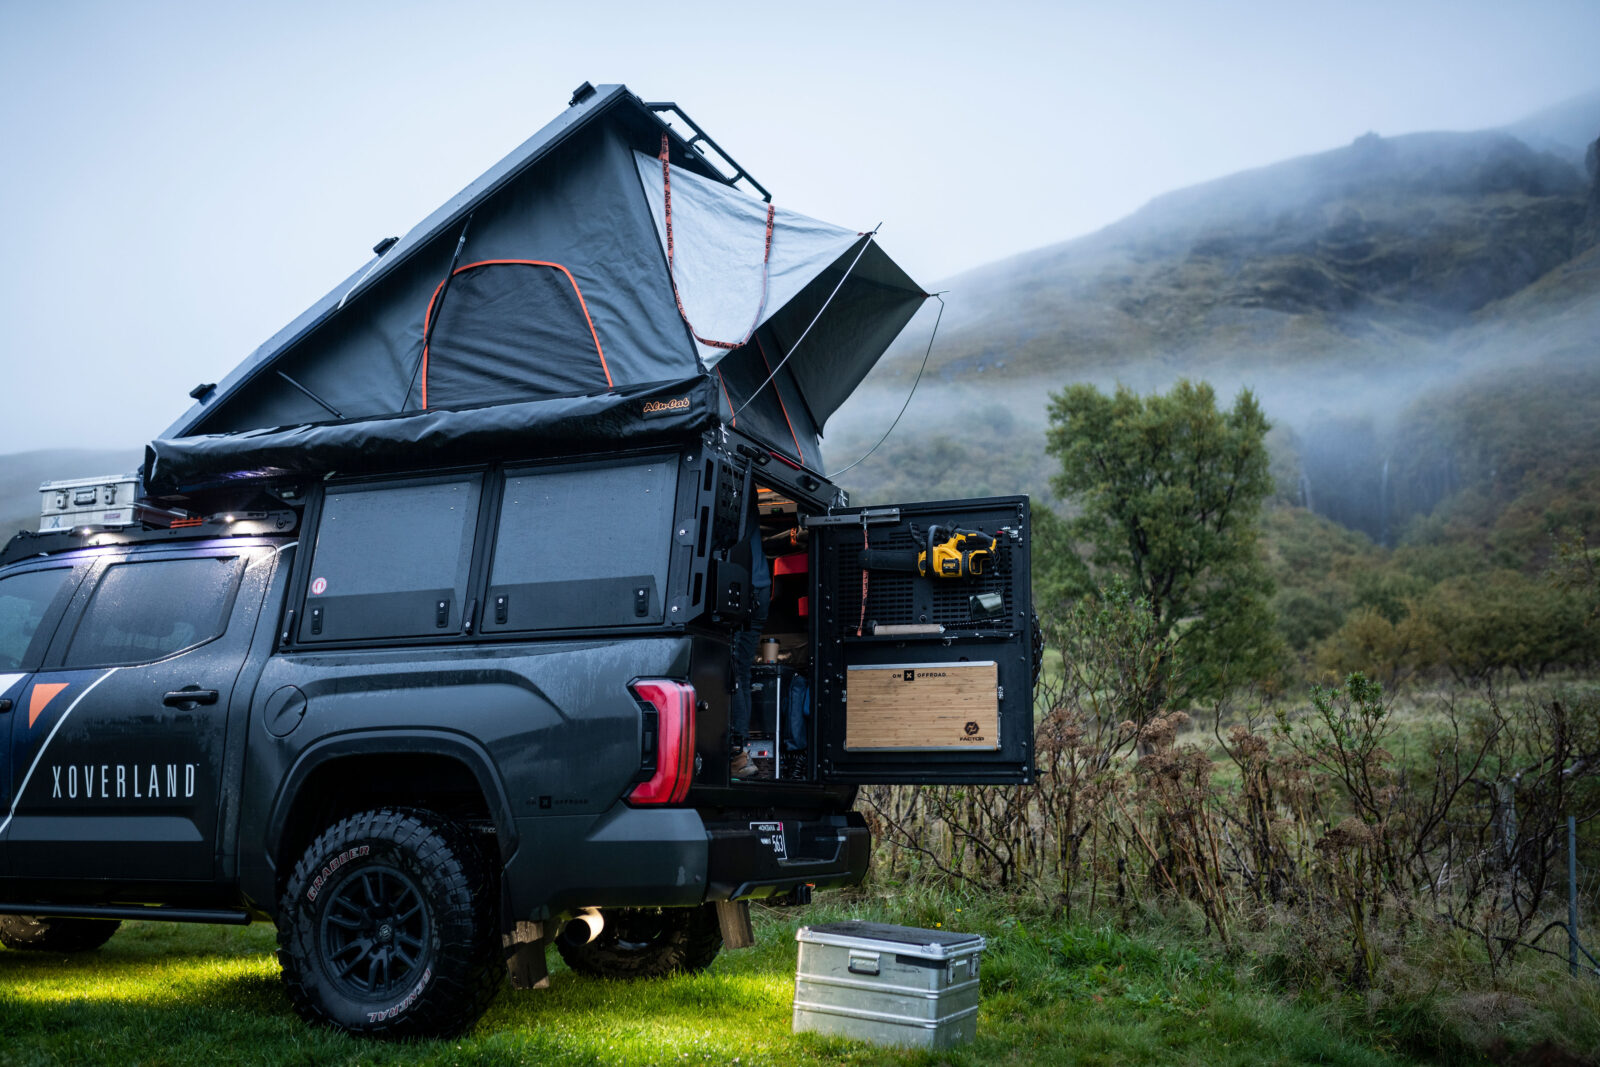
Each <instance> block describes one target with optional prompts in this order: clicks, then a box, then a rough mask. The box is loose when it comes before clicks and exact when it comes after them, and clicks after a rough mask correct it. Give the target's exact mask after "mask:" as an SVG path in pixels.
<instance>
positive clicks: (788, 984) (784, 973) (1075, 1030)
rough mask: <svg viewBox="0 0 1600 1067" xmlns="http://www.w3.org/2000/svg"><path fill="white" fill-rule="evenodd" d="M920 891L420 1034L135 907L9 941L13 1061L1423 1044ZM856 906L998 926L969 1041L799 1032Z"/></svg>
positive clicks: (1210, 1060)
mask: <svg viewBox="0 0 1600 1067" xmlns="http://www.w3.org/2000/svg"><path fill="white" fill-rule="evenodd" d="M922 899H923V901H924V903H921V904H918V903H917V902H916V901H915V900H914V899H912V900H901V901H899V902H898V903H897V904H895V905H893V906H889V905H886V904H883V903H881V902H872V901H867V900H858V901H854V902H851V901H843V900H841V899H840V898H838V897H832V898H830V899H829V900H827V901H825V902H821V903H819V904H817V905H814V906H812V907H810V908H806V909H801V910H790V911H770V912H763V911H761V909H757V916H756V922H757V932H758V939H759V944H758V947H756V948H755V949H752V950H749V951H743V952H725V953H723V954H722V956H721V957H719V958H718V960H717V962H716V963H715V964H713V966H712V967H711V968H710V970H709V971H707V972H705V973H703V974H700V975H697V976H694V977H678V978H671V979H666V980H661V981H654V982H644V983H636V984H621V983H608V982H602V981H595V980H590V979H586V978H580V977H578V976H576V975H574V974H573V973H572V972H570V971H568V970H566V969H565V968H563V967H560V966H559V965H557V966H556V967H555V968H554V969H553V974H552V980H551V988H549V989H548V990H540V991H527V992H517V991H513V990H511V989H509V988H507V989H505V990H504V991H503V992H502V993H501V994H500V996H499V998H498V999H497V1000H496V1001H495V1003H494V1005H493V1006H492V1007H491V1009H490V1011H489V1013H488V1015H486V1016H485V1017H484V1019H483V1021H482V1022H481V1023H480V1024H479V1025H478V1026H477V1028H476V1029H474V1030H473V1031H472V1033H471V1034H469V1035H468V1036H466V1037H465V1038H462V1039H459V1040H457V1041H451V1042H435V1043H422V1044H413V1045H381V1044H372V1043H366V1042H359V1041H354V1040H351V1039H349V1038H346V1037H343V1036H341V1035H338V1034H335V1033H332V1032H330V1031H327V1030H323V1029H318V1028H315V1027H311V1026H308V1025H306V1024H304V1023H302V1022H301V1021H300V1020H299V1019H298V1018H297V1017H296V1016H295V1015H294V1013H293V1012H292V1011H291V1009H290V1008H289V1004H288V1001H287V1000H286V998H285V996H284V994H283V992H282V991H281V989H280V987H279V982H278V968H277V964H276V963H275V962H274V960H273V957H272V947H273V939H272V931H271V930H270V928H268V927H266V926H254V927H249V928H245V929H237V928H213V927H177V926H166V925H161V924H128V925H127V926H125V927H124V929H123V930H122V931H121V932H119V933H118V934H117V936H116V937H114V938H113V939H112V940H111V942H110V944H108V945H107V946H106V947H105V948H104V949H102V950H100V951H99V952H97V953H92V954H89V955H85V956H74V957H64V956H60V955H48V954H42V955H35V954H32V953H21V952H11V951H5V952H0V1063H5V1064H72V1065H80V1064H96V1063H106V1064H150V1065H154V1064H206V1065H218V1064H228V1063H284V1064H292V1063H305V1064H344V1063H348V1064H357V1063H359V1064H367V1063H397V1064H399V1063H405V1064H409V1063H439V1064H456V1063H489V1064H500V1063H505V1064H512V1063H539V1064H611V1063H624V1064H678V1063H739V1064H823V1063H826V1064H932V1063H941V1064H942V1063H950V1064H971V1065H978V1064H985V1065H987V1064H997V1063H998V1064H1029V1063H1049V1064H1140V1063H1163V1064H1167V1063H1175V1064H1241V1065H1242V1064H1274V1063H1284V1064H1288V1063H1318V1064H1351V1065H1355V1064H1385V1063H1403V1062H1413V1061H1412V1060H1411V1059H1410V1058H1409V1057H1408V1056H1406V1055H1405V1054H1404V1052H1405V1051H1407V1050H1409V1051H1410V1052H1412V1053H1415V1052H1417V1051H1418V1048H1417V1039H1416V1037H1415V1036H1413V1037H1411V1038H1407V1039H1403V1038H1402V1037H1401V1036H1400V1035H1401V1033H1402V1032H1403V1031H1404V1029H1405V1028H1404V1026H1400V1027H1398V1028H1397V1027H1395V1026H1394V1025H1392V1023H1393V1020H1388V1021H1386V1020H1384V1019H1383V1018H1381V1017H1380V1018H1376V1019H1374V1018H1373V1017H1371V1016H1370V1013H1368V1014H1366V1015H1363V1014H1362V1013H1361V1012H1358V1011H1355V1010H1353V1009H1352V1008H1350V1007H1349V1006H1348V1005H1344V1006H1341V1005H1340V1004H1339V1002H1337V1001H1323V1002H1321V1003H1314V1002H1310V1001H1307V1002H1303V1003H1302V1002H1299V1001H1296V1000H1295V999H1293V998H1291V997H1289V996H1288V995H1286V994H1285V993H1284V992H1283V991H1282V990H1281V989H1278V988H1274V987H1272V986H1271V985H1269V984H1267V983H1265V982H1264V981H1263V980H1260V979H1258V978H1256V977H1253V974H1254V972H1253V970H1252V968H1251V966H1250V963H1249V961H1248V960H1239V959H1234V960H1231V961H1226V960H1223V959H1221V958H1219V957H1214V956H1209V955H1207V954H1206V953H1205V950H1204V949H1203V947H1201V946H1200V945H1199V943H1198V942H1195V943H1187V942H1185V941H1184V940H1183V939H1181V938H1178V937H1170V936H1169V937H1166V938H1163V937H1161V936H1151V937H1149V938H1134V937H1129V936H1126V935H1124V934H1121V933H1118V932H1115V931H1113V930H1109V929H1106V928H1093V927H1082V926H1074V925H1069V924H1064V923H1056V922H1050V921H1048V920H1042V919H1041V920H1023V919H1019V918H1018V917H1017V916H1014V915H1011V914H1008V913H1007V912H1006V911H1005V909H1004V908H1003V907H1002V906H998V905H996V904H994V903H988V904H985V903H983V902H971V901H969V902H968V906H967V907H966V908H964V909H962V910H959V911H958V910H956V909H955V908H953V907H950V905H949V901H948V899H946V900H944V901H942V902H940V901H936V900H935V899H934V898H926V897H925V898H922ZM846 917H858V918H870V919H878V920H889V921H901V922H908V923H914V924H917V925H923V926H929V927H932V926H934V925H935V924H936V923H939V924H942V925H943V926H944V927H945V928H957V929H962V930H972V931H976V932H981V933H983V934H985V935H986V936H987V937H988V938H989V939H990V940H989V948H988V950H987V952H986V953H985V955H984V960H983V973H982V978H983V1006H982V1009H981V1015H980V1018H979V1025H978V1040H977V1041H976V1043H974V1044H972V1045H969V1046H965V1047H962V1048H957V1049H954V1050H950V1051H948V1052H945V1053H942V1054H925V1053H918V1052H907V1051H900V1050H889V1049H880V1048H876V1047H873V1046H869V1045H864V1044H858V1043H853V1042H848V1041H842V1040H837V1039H830V1040H821V1039H817V1038H815V1037H813V1036H811V1035H794V1034H792V1033H791V1032H790V1005H791V998H792V996H793V990H794V985H793V977H794V967H795V943H794V932H795V929H796V928H797V927H798V926H799V925H800V923H801V922H802V921H803V922H823V921H830V920H837V919H841V918H846ZM551 957H552V960H554V959H555V953H553V952H552V953H551ZM1435 1057H1437V1058H1438V1059H1439V1060H1440V1061H1451V1062H1455V1061H1457V1057H1456V1056H1454V1055H1450V1054H1449V1050H1446V1049H1439V1050H1436V1051H1435ZM1556 1062H1571V1061H1556Z"/></svg>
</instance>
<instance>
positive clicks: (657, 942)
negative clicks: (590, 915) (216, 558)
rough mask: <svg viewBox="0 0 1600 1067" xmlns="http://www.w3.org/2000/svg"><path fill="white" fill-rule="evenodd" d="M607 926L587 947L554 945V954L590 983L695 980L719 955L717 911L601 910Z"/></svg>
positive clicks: (705, 907) (706, 908) (704, 907)
mask: <svg viewBox="0 0 1600 1067" xmlns="http://www.w3.org/2000/svg"><path fill="white" fill-rule="evenodd" d="M600 914H601V915H602V916H603V917H604V918H605V926H604V927H603V928H602V929H601V931H600V936H599V937H596V938H595V939H594V940H593V941H591V942H589V943H588V944H586V945H582V944H573V943H570V942H568V941H566V940H564V939H560V938H558V939H557V940H556V950H557V951H558V952H560V953H561V958H562V959H563V960H565V961H566V963H567V966H568V967H571V968H572V969H573V970H574V971H577V972H578V973H579V974H586V975H590V976H591V977H594V978H659V977H661V976H662V975H667V974H674V973H685V974H693V973H694V972H696V971H703V970H705V969H706V968H707V967H709V966H711V961H712V960H714V959H716V958H717V953H718V952H721V951H722V928H721V927H720V926H719V925H718V924H717V911H716V908H715V906H713V905H711V904H704V905H701V906H700V907H697V908H602V909H601V910H600Z"/></svg>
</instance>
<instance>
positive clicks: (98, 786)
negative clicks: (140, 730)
mask: <svg viewBox="0 0 1600 1067" xmlns="http://www.w3.org/2000/svg"><path fill="white" fill-rule="evenodd" d="M198 770H199V767H198V766H197V765H196V764H193V763H165V764H161V763H82V764H79V763H68V764H65V765H63V764H60V763H53V764H51V765H50V799H51V800H77V799H79V798H80V797H82V798H83V799H86V800H162V799H166V800H176V799H184V800H187V799H189V798H191V797H193V796H194V789H195V773H196V771H198Z"/></svg>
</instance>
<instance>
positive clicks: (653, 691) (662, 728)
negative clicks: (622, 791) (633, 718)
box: [628, 679, 694, 804]
mask: <svg viewBox="0 0 1600 1067" xmlns="http://www.w3.org/2000/svg"><path fill="white" fill-rule="evenodd" d="M628 688H629V689H631V690H633V693H634V695H635V696H637V697H638V698H639V699H640V700H643V701H644V702H645V703H647V704H649V705H650V706H651V707H652V708H654V709H655V716H654V718H655V720H656V722H655V727H656V728H655V734H656V737H655V753H654V754H655V773H654V774H652V775H651V776H650V778H649V780H648V781H645V782H642V783H640V784H639V785H638V786H636V787H634V790H633V792H632V793H629V794H628V799H629V800H631V801H633V802H634V803H635V804H681V803H682V802H683V798H684V797H686V796H688V795H689V783H690V782H691V781H692V780H693V779H694V686H692V685H684V684H683V683H682V682H671V681H665V680H661V679H650V680H648V681H642V682H634V683H633V684H632V685H630V686H629V687H628ZM647 732H648V723H647Z"/></svg>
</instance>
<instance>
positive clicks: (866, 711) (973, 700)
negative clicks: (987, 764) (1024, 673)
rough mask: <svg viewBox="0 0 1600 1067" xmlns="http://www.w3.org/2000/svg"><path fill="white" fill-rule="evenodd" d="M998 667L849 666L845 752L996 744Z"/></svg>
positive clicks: (983, 748)
mask: <svg viewBox="0 0 1600 1067" xmlns="http://www.w3.org/2000/svg"><path fill="white" fill-rule="evenodd" d="M998 687H999V668H998V667H997V666H996V665H995V664H994V663H993V662H992V661H984V662H979V663H902V664H893V665H889V666H873V667H851V668H849V670H848V671H847V681H846V688H845V737H844V747H845V749H846V750H847V751H861V750H868V749H896V750H899V751H906V750H916V749H952V748H957V749H967V750H978V751H994V750H997V749H999V747H1000V691H999V688H998Z"/></svg>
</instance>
